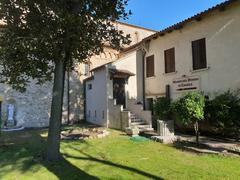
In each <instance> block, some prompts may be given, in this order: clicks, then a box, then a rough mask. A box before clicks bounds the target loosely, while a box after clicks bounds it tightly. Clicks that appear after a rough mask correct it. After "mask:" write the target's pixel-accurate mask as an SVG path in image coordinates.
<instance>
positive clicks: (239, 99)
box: [205, 90, 240, 139]
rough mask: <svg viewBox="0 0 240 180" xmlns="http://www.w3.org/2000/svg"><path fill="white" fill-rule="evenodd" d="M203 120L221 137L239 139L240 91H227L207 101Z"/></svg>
mask: <svg viewBox="0 0 240 180" xmlns="http://www.w3.org/2000/svg"><path fill="white" fill-rule="evenodd" d="M205 118H206V119H207V120H209V122H210V124H211V126H213V127H215V128H217V131H218V132H220V133H221V134H222V135H224V136H225V135H230V136H233V137H235V138H236V139H239V138H240V91H235V92H232V91H230V90H229V91H227V92H224V93H222V94H220V95H218V96H216V97H215V98H214V99H212V100H209V101H207V103H206V109H205Z"/></svg>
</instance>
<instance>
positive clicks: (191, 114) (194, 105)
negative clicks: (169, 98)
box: [172, 92, 205, 144]
mask: <svg viewBox="0 0 240 180" xmlns="http://www.w3.org/2000/svg"><path fill="white" fill-rule="evenodd" d="M204 107H205V98H204V96H203V95H201V94H200V93H198V92H190V93H187V94H186V95H185V96H183V97H181V98H179V99H178V100H176V101H175V102H174V103H173V105H172V109H173V111H174V112H175V114H176V117H177V119H178V120H179V121H180V122H182V123H183V124H185V125H190V124H193V125H194V129H195V133H196V141H197V144H199V127H198V121H200V120H203V119H204Z"/></svg>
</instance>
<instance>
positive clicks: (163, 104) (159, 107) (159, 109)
mask: <svg viewBox="0 0 240 180" xmlns="http://www.w3.org/2000/svg"><path fill="white" fill-rule="evenodd" d="M153 111H154V115H155V116H156V118H157V119H161V120H168V119H170V118H171V101H170V99H169V98H166V97H160V98H158V99H157V100H155V101H154V105H153Z"/></svg>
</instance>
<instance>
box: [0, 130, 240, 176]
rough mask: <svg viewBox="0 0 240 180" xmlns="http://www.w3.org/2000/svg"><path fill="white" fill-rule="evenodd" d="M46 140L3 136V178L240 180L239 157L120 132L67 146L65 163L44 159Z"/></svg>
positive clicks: (28, 134)
mask: <svg viewBox="0 0 240 180" xmlns="http://www.w3.org/2000/svg"><path fill="white" fill-rule="evenodd" d="M46 135H47V134H46V130H31V131H30V130H29V131H25V132H14V133H4V134H2V136H1V137H0V179H4V180H7V179H23V180H27V179H41V180H42V179H43V180H48V179H70V180H73V179H136V180H138V179H211V180H212V179H240V158H236V157H222V156H217V155H197V154H192V153H187V152H182V151H180V150H177V149H175V148H174V147H171V146H167V145H162V144H160V143H156V142H152V141H145V142H135V141H132V140H130V138H129V137H127V136H125V135H124V134H123V133H122V132H119V131H115V130H111V135H110V136H109V137H107V138H104V139H91V140H87V141H62V143H61V152H62V155H63V160H62V161H61V162H59V163H55V164H53V163H45V162H44V161H42V160H41V158H40V155H41V152H42V150H43V149H44V146H45V143H46Z"/></svg>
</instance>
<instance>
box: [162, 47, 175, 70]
mask: <svg viewBox="0 0 240 180" xmlns="http://www.w3.org/2000/svg"><path fill="white" fill-rule="evenodd" d="M164 60H165V73H171V72H175V49H174V48H171V49H168V50H165V51H164Z"/></svg>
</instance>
